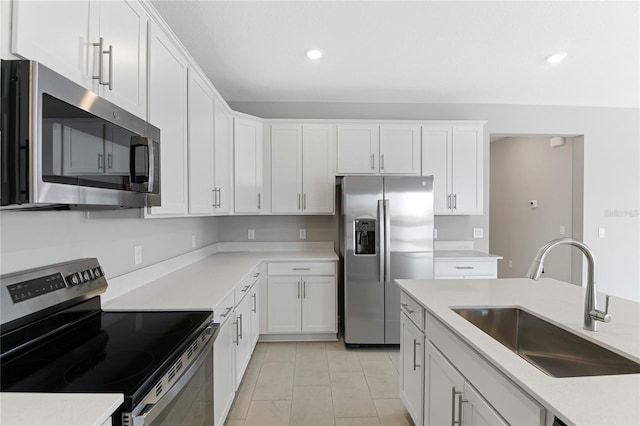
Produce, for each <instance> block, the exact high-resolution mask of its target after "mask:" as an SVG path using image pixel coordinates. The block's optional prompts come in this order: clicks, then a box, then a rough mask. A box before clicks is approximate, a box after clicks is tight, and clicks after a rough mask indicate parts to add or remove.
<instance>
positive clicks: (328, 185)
mask: <svg viewBox="0 0 640 426" xmlns="http://www.w3.org/2000/svg"><path fill="white" fill-rule="evenodd" d="M334 135H335V127H334V126H332V125H297V124H291V125H288V124H278V125H272V126H271V211H272V212H273V213H333V212H334V188H335V184H334V179H335V167H334V158H335V137H334Z"/></svg>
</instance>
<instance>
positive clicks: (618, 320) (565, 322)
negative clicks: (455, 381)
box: [397, 278, 640, 425]
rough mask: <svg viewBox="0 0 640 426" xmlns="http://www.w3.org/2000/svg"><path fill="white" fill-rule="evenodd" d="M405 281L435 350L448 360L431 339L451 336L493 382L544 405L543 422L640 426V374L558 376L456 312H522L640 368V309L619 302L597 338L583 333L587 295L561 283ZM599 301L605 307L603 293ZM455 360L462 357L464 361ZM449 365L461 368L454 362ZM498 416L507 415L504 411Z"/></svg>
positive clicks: (402, 283) (401, 282)
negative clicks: (513, 309)
mask: <svg viewBox="0 0 640 426" xmlns="http://www.w3.org/2000/svg"><path fill="white" fill-rule="evenodd" d="M397 282H398V284H399V286H400V288H401V290H402V291H403V293H404V294H405V295H407V296H409V297H410V298H411V299H413V300H414V301H415V302H417V303H418V304H419V305H420V306H421V307H423V308H424V309H425V323H426V324H425V325H424V334H425V336H426V342H425V344H427V346H428V345H429V344H430V343H433V344H434V345H435V347H436V348H438V350H440V351H442V352H443V355H444V356H445V357H448V353H446V351H445V350H444V349H443V348H440V347H438V344H439V343H437V342H436V343H434V342H433V340H436V339H435V338H434V339H431V337H430V335H432V333H435V336H436V337H437V338H438V339H440V340H439V341H443V340H442V339H447V338H451V341H455V342H454V344H458V345H459V346H458V347H461V348H464V349H463V351H464V352H467V353H469V354H473V355H472V356H475V357H476V358H477V359H478V360H481V361H482V362H484V363H485V364H484V367H485V368H484V370H485V372H486V371H487V370H489V371H490V374H492V375H493V376H495V377H498V378H500V379H501V380H505V381H506V382H508V383H510V384H512V385H514V388H515V389H517V390H520V391H522V394H523V395H524V396H523V398H524V399H530V401H526V402H527V403H528V404H529V403H530V404H529V406H531V405H533V406H534V408H535V406H536V404H537V406H539V407H540V411H539V412H540V416H541V422H540V423H541V424H545V422H546V424H549V425H550V424H551V423H552V422H553V418H554V416H555V417H557V418H558V419H560V420H561V421H563V422H565V423H566V424H576V425H638V424H640V403H639V401H640V374H624V375H608V376H588V377H565V378H556V377H551V376H549V375H547V374H545V373H544V372H542V371H541V370H539V369H538V368H536V367H535V366H533V365H532V364H530V363H529V362H527V361H525V360H524V359H522V358H520V357H519V356H518V355H516V354H515V353H513V352H512V351H511V350H509V349H508V348H506V347H505V346H503V345H502V344H501V343H499V342H498V341H496V340H494V339H493V338H492V337H490V336H489V335H488V334H485V333H484V332H483V331H481V330H480V329H479V328H477V327H476V326H474V325H473V324H472V323H470V322H468V321H467V320H466V319H464V318H463V317H461V316H460V315H458V314H457V313H456V312H454V311H453V310H452V309H451V308H452V307H466V306H477V307H494V306H510V307H511V306H517V307H521V308H524V309H525V310H528V311H530V312H533V313H535V314H537V315H538V316H540V317H543V318H544V319H546V320H548V321H549V322H551V323H552V324H554V325H557V326H560V327H561V328H563V329H565V330H568V331H570V332H572V333H574V334H576V335H578V336H580V337H582V338H584V339H587V340H589V341H592V342H594V343H596V344H598V345H600V346H603V347H606V348H607V349H609V350H611V351H613V352H616V353H618V354H620V355H623V356H625V357H627V358H630V359H632V360H634V361H636V362H640V304H638V303H635V302H631V301H628V300H625V299H620V298H615V297H612V298H611V306H610V313H611V316H612V318H613V320H612V321H611V323H608V324H603V323H600V324H599V325H600V331H598V332H590V331H586V330H583V329H582V318H583V317H582V314H583V306H584V292H585V290H584V289H583V288H581V287H577V286H575V285H572V284H568V283H564V282H561V281H557V280H553V279H541V280H539V281H533V280H529V279H524V278H523V279H496V280H488V279H487V280H473V281H471V280H446V281H445V280H397ZM599 301H600V302H601V303H602V304H604V297H602V295H601V296H600V297H599ZM442 336H444V337H442ZM456 342H457V343H456ZM454 357H456V358H458V359H460V360H461V359H462V358H460V357H459V356H458V355H454ZM469 359H470V358H469ZM449 361H450V362H451V363H453V364H454V366H456V367H457V368H458V367H459V366H457V365H456V362H454V361H453V360H452V359H450V360H449ZM425 365H426V361H425ZM465 368H467V367H465ZM460 370H461V372H462V374H463V375H464V374H465V373H464V371H463V370H462V369H460ZM425 374H426V375H428V374H429V373H428V372H426V373H425ZM506 382H505V383H506ZM471 384H472V385H473V386H475V387H476V388H478V389H480V388H481V387H482V386H481V385H482V384H479V383H473V382H472V383H471ZM427 391H428V388H427V387H426V385H425V392H427ZM449 393H451V388H449ZM487 399H488V398H487ZM425 400H427V396H425ZM488 401H489V404H493V405H494V406H495V405H499V404H500V402H499V401H498V402H494V401H492V400H489V399H488ZM405 404H406V403H405ZM426 409H427V408H425V410H426ZM496 411H497V412H498V413H500V410H499V409H498V408H497V407H496ZM533 411H535V410H533ZM425 417H426V414H425ZM425 424H427V421H425Z"/></svg>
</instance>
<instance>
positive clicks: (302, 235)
mask: <svg viewBox="0 0 640 426" xmlns="http://www.w3.org/2000/svg"><path fill="white" fill-rule="evenodd" d="M300 239H301V240H306V239H307V230H306V229H304V228H300Z"/></svg>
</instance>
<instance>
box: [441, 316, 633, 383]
mask: <svg viewBox="0 0 640 426" xmlns="http://www.w3.org/2000/svg"><path fill="white" fill-rule="evenodd" d="M452 309H453V311H454V312H456V313H458V314H459V315H460V316H462V317H463V318H464V319H466V320H467V321H469V322H470V323H472V324H473V325H475V326H476V327H478V328H479V329H480V330H482V331H484V332H485V333H487V334H488V335H489V336H491V337H493V338H494V339H495V340H497V341H498V342H500V343H502V344H503V345H504V346H506V347H507V348H509V349H511V350H512V351H513V352H514V353H516V354H518V355H519V356H520V357H522V358H524V359H525V360H527V361H529V362H530V363H531V364H533V365H534V366H536V367H537V368H539V369H540V370H542V371H544V372H545V373H546V374H548V375H550V376H553V377H580V376H605V375H613V374H634V373H640V364H638V363H637V362H634V361H632V360H630V359H628V358H625V357H623V356H621V355H618V354H617V353H615V352H612V351H610V350H608V349H605V348H603V347H601V346H598V345H596V344H594V343H592V342H590V341H588V340H586V339H583V338H582V337H580V336H578V335H576V334H573V333H571V332H568V331H566V330H564V329H562V328H560V327H558V326H556V325H553V324H551V323H550V322H548V321H546V320H544V319H542V318H540V317H538V316H536V315H534V314H531V313H529V312H527V311H525V310H523V309H520V308H517V307H493V308H482V307H465V308H452Z"/></svg>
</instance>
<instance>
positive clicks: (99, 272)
mask: <svg viewBox="0 0 640 426" xmlns="http://www.w3.org/2000/svg"><path fill="white" fill-rule="evenodd" d="M92 272H93V276H94V278H100V277H101V276H102V275H103V273H102V270H101V269H100V267H99V266H96V267H95V268H93V269H92Z"/></svg>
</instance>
